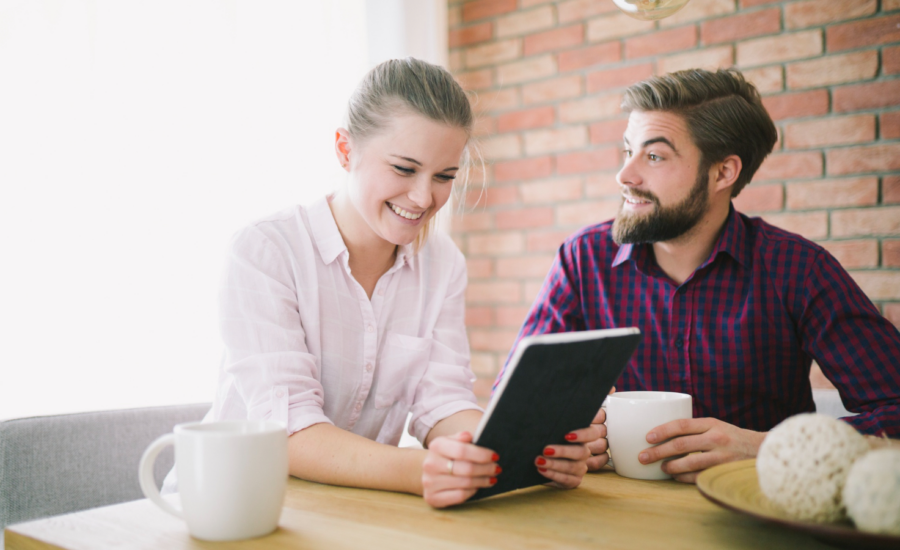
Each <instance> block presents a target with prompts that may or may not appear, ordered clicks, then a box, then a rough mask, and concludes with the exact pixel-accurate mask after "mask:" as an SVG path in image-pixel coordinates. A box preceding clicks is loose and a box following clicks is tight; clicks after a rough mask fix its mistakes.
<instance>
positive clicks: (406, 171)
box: [391, 164, 416, 176]
mask: <svg viewBox="0 0 900 550" xmlns="http://www.w3.org/2000/svg"><path fill="white" fill-rule="evenodd" d="M391 166H393V167H394V170H396V171H398V172H400V173H401V174H404V175H408V176H411V175H413V174H415V173H416V171H415V170H413V169H412V168H404V167H402V166H397V165H396V164H392V165H391Z"/></svg>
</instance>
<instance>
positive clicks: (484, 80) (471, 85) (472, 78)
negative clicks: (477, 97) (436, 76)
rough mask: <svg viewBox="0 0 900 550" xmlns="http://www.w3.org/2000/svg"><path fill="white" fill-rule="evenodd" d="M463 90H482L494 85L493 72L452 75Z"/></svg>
mask: <svg viewBox="0 0 900 550" xmlns="http://www.w3.org/2000/svg"><path fill="white" fill-rule="evenodd" d="M454 76H455V77H456V81H457V82H459V85H460V86H462V87H463V89H464V90H483V89H485V88H490V87H491V86H493V85H494V70H493V69H482V70H480V71H469V72H467V73H456V75H454Z"/></svg>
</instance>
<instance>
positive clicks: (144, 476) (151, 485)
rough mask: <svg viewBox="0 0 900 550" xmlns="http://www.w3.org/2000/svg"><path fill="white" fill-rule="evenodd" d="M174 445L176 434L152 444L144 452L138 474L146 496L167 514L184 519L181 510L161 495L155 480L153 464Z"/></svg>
mask: <svg viewBox="0 0 900 550" xmlns="http://www.w3.org/2000/svg"><path fill="white" fill-rule="evenodd" d="M174 444H175V434H166V435H164V436H161V437H159V438H158V439H157V440H156V441H154V442H153V443H151V444H150V446H149V447H147V450H146V451H144V456H142V457H141V465H140V466H139V467H138V473H139V475H140V482H141V491H143V492H144V496H145V497H147V498H148V499H149V500H150V501H151V502H152V503H153V504H156V505H157V506H159V507H160V508H162V509H163V510H165V511H166V512H168V513H170V514H172V515H173V516H175V517H178V518H181V519H184V515H183V514H182V513H181V510H179V509H177V508H175V507H174V506H172V505H171V504H169V503H168V502H166V501H165V499H163V498H162V496H161V495H160V494H159V489H158V488H157V487H156V480H155V479H153V463H154V462H156V457H157V456H159V453H160V452H162V450H163V449H165V448H166V447H168V446H169V445H174Z"/></svg>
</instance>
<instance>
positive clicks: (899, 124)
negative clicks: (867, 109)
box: [879, 111, 900, 139]
mask: <svg viewBox="0 0 900 550" xmlns="http://www.w3.org/2000/svg"><path fill="white" fill-rule="evenodd" d="M879 127H880V128H881V139H897V138H900V111H892V112H890V113H882V114H881V122H880V123H879Z"/></svg>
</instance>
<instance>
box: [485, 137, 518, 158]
mask: <svg viewBox="0 0 900 550" xmlns="http://www.w3.org/2000/svg"><path fill="white" fill-rule="evenodd" d="M481 154H482V155H484V160H487V161H495V160H508V159H515V158H519V157H520V156H522V143H521V140H520V139H519V136H517V135H515V134H500V135H493V136H489V137H487V138H484V139H482V140H481Z"/></svg>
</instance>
